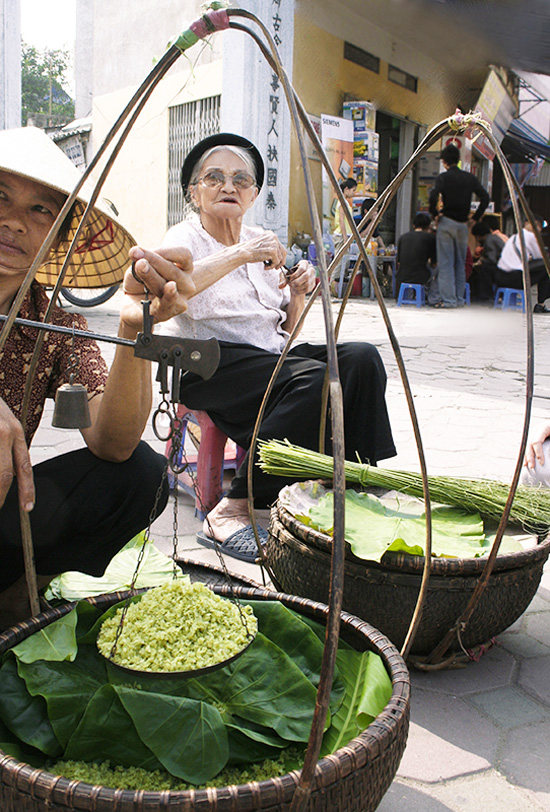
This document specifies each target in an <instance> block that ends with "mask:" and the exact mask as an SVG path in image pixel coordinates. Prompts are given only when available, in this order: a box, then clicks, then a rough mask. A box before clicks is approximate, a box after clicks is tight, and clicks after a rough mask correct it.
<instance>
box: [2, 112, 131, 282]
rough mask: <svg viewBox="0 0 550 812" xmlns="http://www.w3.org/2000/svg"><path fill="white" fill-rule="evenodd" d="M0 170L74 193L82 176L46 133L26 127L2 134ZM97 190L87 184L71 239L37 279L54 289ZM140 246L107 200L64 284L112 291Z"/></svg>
mask: <svg viewBox="0 0 550 812" xmlns="http://www.w3.org/2000/svg"><path fill="white" fill-rule="evenodd" d="M0 169H2V170H4V171H5V172H12V173H14V174H16V175H21V176H23V177H25V178H29V179H30V180H34V181H37V182H38V183H42V184H44V185H45V186H51V187H52V188H53V189H57V190H58V191H59V192H63V193H64V194H66V195H69V194H70V193H71V192H72V190H73V189H74V187H75V186H76V184H77V183H78V182H79V180H80V179H81V177H82V176H81V174H80V172H79V171H78V169H77V168H76V166H75V165H74V164H73V163H72V161H71V160H70V159H69V158H68V157H67V156H66V155H65V153H64V152H63V151H62V150H61V149H59V147H57V146H56V145H55V144H54V142H53V141H52V140H51V138H49V137H48V136H47V135H46V133H45V132H44V131H43V130H40V129H38V128H37V127H21V128H18V129H14V130H0ZM92 189H93V187H92V186H91V185H89V184H85V185H84V186H83V187H82V189H81V190H80V192H79V193H78V198H77V200H76V201H75V206H74V216H73V218H72V221H71V225H70V228H69V230H68V234H67V238H66V239H65V240H64V241H63V242H62V243H60V244H59V246H58V247H57V249H56V250H55V251H52V253H51V254H50V256H49V258H48V261H47V262H46V263H45V264H44V265H43V266H42V267H41V268H40V269H39V270H38V273H37V274H36V279H37V281H38V282H41V283H42V284H43V285H54V284H55V282H56V280H57V277H58V275H59V272H60V271H61V268H62V266H63V261H64V259H65V256H66V253H67V251H68V248H69V245H70V244H71V241H72V239H73V237H74V234H75V232H76V229H77V227H78V224H79V222H80V219H81V217H82V214H83V213H84V209H85V207H86V204H87V202H88V200H89V199H90V196H91V194H92ZM132 245H135V240H134V238H133V237H132V236H131V234H130V233H129V232H128V231H127V230H126V229H125V228H124V226H122V225H121V223H120V222H119V221H118V219H117V217H116V216H115V215H114V213H113V211H112V209H111V207H110V206H109V204H108V203H107V202H106V201H105V200H101V199H98V200H97V202H96V204H95V206H94V208H93V210H92V212H91V214H90V218H89V220H88V222H87V224H86V226H85V227H84V231H83V232H82V233H81V235H80V237H79V241H78V245H77V248H76V250H75V252H74V254H73V256H72V258H71V263H70V265H69V267H68V268H67V273H66V276H65V280H64V282H63V284H64V285H67V286H71V287H77V288H98V287H109V286H110V285H115V284H117V283H118V282H121V281H122V278H123V276H124V271H125V269H126V268H127V267H128V265H129V259H128V251H129V250H130V248H131V247H132Z"/></svg>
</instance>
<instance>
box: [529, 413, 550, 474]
mask: <svg viewBox="0 0 550 812" xmlns="http://www.w3.org/2000/svg"><path fill="white" fill-rule="evenodd" d="M549 438H550V423H547V425H546V426H543V428H542V429H541V431H540V434H539V435H538V436H537V437H536V438H535V439H534V440H533V441H532V442H531V443H529V445H528V446H527V451H526V452H525V465H526V466H527V468H531V469H533V468H535V466H536V464H537V462H538V463H539V465H544V451H543V447H542V444H543V443H544V441H545V440H548V439H549Z"/></svg>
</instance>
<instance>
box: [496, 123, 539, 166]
mask: <svg viewBox="0 0 550 812" xmlns="http://www.w3.org/2000/svg"><path fill="white" fill-rule="evenodd" d="M502 150H503V152H504V154H505V155H506V157H507V158H508V160H509V161H510V163H526V162H527V163H531V162H532V161H533V160H534V159H535V158H538V157H541V158H546V160H550V145H549V144H548V141H546V140H545V139H544V136H542V135H541V134H540V133H539V132H537V131H536V130H535V129H534V128H533V127H531V126H530V125H529V124H527V123H526V122H525V121H522V119H520V118H516V119H514V120H513V121H512V123H511V124H510V126H509V127H508V130H507V132H506V135H505V136H504V140H503V142H502Z"/></svg>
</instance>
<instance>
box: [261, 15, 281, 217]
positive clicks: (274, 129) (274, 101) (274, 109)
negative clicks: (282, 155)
mask: <svg viewBox="0 0 550 812" xmlns="http://www.w3.org/2000/svg"><path fill="white" fill-rule="evenodd" d="M271 5H272V15H271V28H272V35H273V40H274V42H275V45H276V46H277V48H279V46H280V45H282V42H283V40H282V27H283V20H282V18H281V15H280V12H281V5H284V0H272V2H271ZM271 91H272V92H271V93H270V94H269V97H268V116H267V117H266V121H267V122H268V124H269V128H268V133H267V167H266V170H267V171H266V186H267V194H266V196H265V219H266V220H267V221H272V222H273V221H275V220H276V219H277V207H278V205H279V191H278V188H277V177H278V162H279V130H280V120H279V109H280V106H281V104H282V103H284V97H283V98H282V97H281V83H280V81H279V77H278V76H277V74H275V73H272V74H271Z"/></svg>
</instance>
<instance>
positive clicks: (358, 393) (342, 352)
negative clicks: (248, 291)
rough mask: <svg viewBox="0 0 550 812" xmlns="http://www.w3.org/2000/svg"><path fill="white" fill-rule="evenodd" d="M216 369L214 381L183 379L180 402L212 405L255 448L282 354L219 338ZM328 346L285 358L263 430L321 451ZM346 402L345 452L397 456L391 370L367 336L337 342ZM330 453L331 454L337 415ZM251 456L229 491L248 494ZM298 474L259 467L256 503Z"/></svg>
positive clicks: (230, 431) (219, 421)
mask: <svg viewBox="0 0 550 812" xmlns="http://www.w3.org/2000/svg"><path fill="white" fill-rule="evenodd" d="M220 349H221V359H220V365H219V367H218V370H217V372H216V373H215V374H214V375H213V377H212V378H210V380H208V381H203V380H202V379H201V378H199V377H197V376H196V375H187V376H185V377H184V379H183V381H182V387H181V402H182V403H185V405H186V406H188V407H189V408H191V409H201V410H204V411H207V412H208V414H209V415H210V418H211V419H212V421H213V422H214V423H215V424H216V425H217V426H218V427H219V428H220V429H221V430H222V431H223V432H224V433H225V434H227V435H228V437H231V439H232V440H234V441H235V442H236V443H238V445H240V446H241V447H242V448H249V446H250V440H251V438H252V433H253V429H254V424H255V421H256V417H257V414H258V410H259V407H260V403H261V401H262V398H263V396H264V393H265V391H266V388H267V384H268V382H269V378H270V376H271V373H272V372H273V369H274V367H275V364H276V362H277V360H278V357H279V356H277V355H274V354H273V353H270V352H266V351H265V350H262V349H259V348H258V347H253V346H251V345H248V344H232V343H229V342H224V341H221V342H220ZM326 359H327V350H326V347H325V346H324V345H314V344H300V345H298V346H296V347H293V348H292V349H291V351H290V353H289V355H288V357H287V358H286V359H285V362H284V364H283V367H282V369H281V371H280V373H279V376H278V377H277V380H276V382H275V386H274V389H273V391H272V393H271V396H270V398H269V401H268V404H267V409H266V412H265V414H264V419H263V421H262V425H261V427H260V433H259V436H260V437H261V438H263V439H268V440H269V439H279V440H283V439H285V438H287V439H288V440H290V441H291V442H292V443H296V444H297V445H302V446H304V447H306V448H311V449H314V450H316V449H318V447H319V426H320V412H321V393H322V388H323V380H324V376H325V369H326ZM338 362H339V371H340V379H341V381H342V392H343V401H344V429H345V436H346V458H347V459H350V460H355V459H356V455H357V454H358V455H359V457H360V458H361V460H364V461H367V460H368V461H370V462H371V463H373V464H374V463H376V462H377V461H378V460H381V459H385V458H386V457H392V456H394V455H395V453H396V451H395V446H394V444H393V439H392V434H391V428H390V422H389V417H388V412H387V408H386V401H385V390H386V371H385V369H384V365H383V363H382V359H381V358H380V355H379V354H378V351H377V349H376V348H375V347H373V346H372V345H371V344H366V343H362V342H356V343H349V344H341V345H339V346H338ZM325 450H326V453H329V454H330V453H331V450H332V444H331V438H330V420H328V421H327V437H326V445H325ZM247 464H248V455H247V457H246V458H245V460H244V462H243V464H242V465H241V467H240V469H239V471H238V472H237V474H236V476H235V477H234V479H233V481H232V483H231V487H230V490H229V492H228V496H229V497H230V498H233V499H237V498H245V497H246V496H247ZM290 481H292V480H288V479H285V478H283V477H273V476H270V475H268V474H264V473H263V472H262V471H261V470H260V468H259V467H258V466H254V478H253V487H254V496H255V505H256V507H267V506H268V505H270V504H271V503H272V502H273V501H274V500H275V499H276V498H277V494H278V493H279V491H280V489H281V488H282V487H283V485H285V484H287V483H288V482H290Z"/></svg>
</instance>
